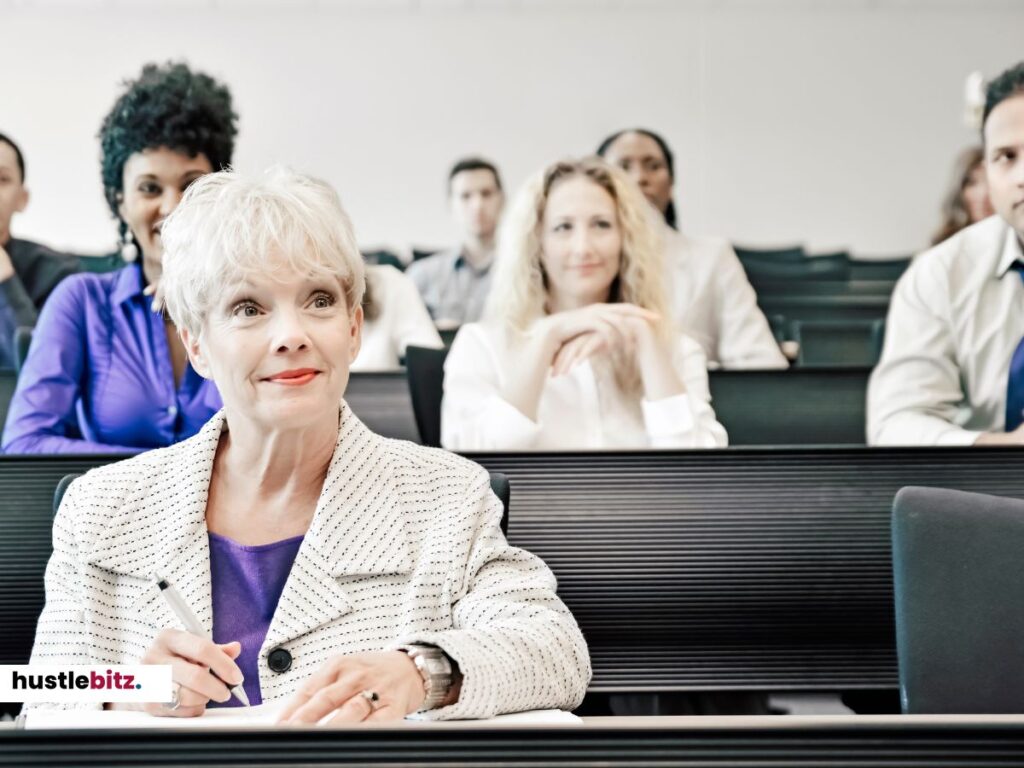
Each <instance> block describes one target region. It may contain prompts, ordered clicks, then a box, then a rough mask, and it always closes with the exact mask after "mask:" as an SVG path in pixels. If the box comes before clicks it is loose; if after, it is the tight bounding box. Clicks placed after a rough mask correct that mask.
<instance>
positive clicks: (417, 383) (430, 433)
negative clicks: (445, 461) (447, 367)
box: [405, 347, 448, 448]
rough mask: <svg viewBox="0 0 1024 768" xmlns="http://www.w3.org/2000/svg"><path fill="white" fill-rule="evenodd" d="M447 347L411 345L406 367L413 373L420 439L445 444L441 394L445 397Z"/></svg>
mask: <svg viewBox="0 0 1024 768" xmlns="http://www.w3.org/2000/svg"><path fill="white" fill-rule="evenodd" d="M446 357H448V350H447V349H427V348H425V347H407V348H406V350H405V370H406V374H407V375H408V377H409V395H410V397H411V398H412V410H413V413H414V414H415V415H416V427H417V428H418V429H419V433H420V442H421V443H422V444H423V445H431V446H434V447H435V448H439V447H440V446H441V398H442V397H444V361H445V358H446Z"/></svg>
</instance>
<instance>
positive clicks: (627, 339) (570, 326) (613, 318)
mask: <svg viewBox="0 0 1024 768" xmlns="http://www.w3.org/2000/svg"><path fill="white" fill-rule="evenodd" d="M658 320H659V315H658V314H657V313H655V312H651V311H650V310H647V309H643V308H642V307H638V306H636V305H635V304H589V305H587V306H585V307H581V308H580V309H574V310H569V311H566V312H559V313H557V314H555V315H549V316H548V317H546V318H545V319H544V320H543V321H542V322H543V323H544V325H543V326H542V331H543V332H545V333H546V334H547V335H548V338H549V339H550V340H551V342H552V347H554V352H553V355H552V358H551V375H552V376H559V375H562V374H565V373H568V372H569V371H571V370H572V369H573V368H574V367H575V366H576V365H577V364H578V363H580V362H582V361H583V360H586V359H587V358H589V357H591V356H593V355H596V354H602V353H605V354H610V353H614V352H620V353H623V354H627V353H630V352H631V351H632V350H633V349H634V348H635V347H636V346H637V344H638V343H639V342H640V341H642V340H646V338H647V337H650V338H653V337H654V336H655V333H654V327H655V324H656V323H657V322H658ZM645 329H646V330H645Z"/></svg>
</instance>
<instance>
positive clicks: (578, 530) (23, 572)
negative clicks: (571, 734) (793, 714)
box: [0, 448, 1024, 693]
mask: <svg viewBox="0 0 1024 768" xmlns="http://www.w3.org/2000/svg"><path fill="white" fill-rule="evenodd" d="M472 458H474V459H475V460H477V461H479V462H480V463H481V464H483V465H484V466H485V467H487V469H489V470H491V471H498V472H503V473H505V474H506V475H507V476H508V477H509V479H510V483H511V507H510V526H509V538H510V540H511V541H512V543H513V544H516V545H518V546H522V547H525V548H526V549H529V550H530V551H533V552H535V553H536V554H538V555H540V556H541V557H543V558H544V559H545V560H546V561H547V563H548V564H549V565H550V566H551V568H552V569H553V571H554V572H555V574H556V576H557V577H558V581H559V594H560V595H561V596H562V598H563V599H564V600H565V602H566V603H567V604H568V605H569V607H570V608H571V609H572V611H573V613H574V615H575V616H576V618H577V620H578V621H579V623H580V626H581V628H582V629H583V632H584V634H585V635H586V637H587V639H588V642H589V643H590V650H591V655H592V660H593V667H594V678H593V683H592V685H591V691H592V692H600V693H611V692H629V691H634V692H639V691H700V690H842V689H856V688H861V689H880V688H889V689H894V688H895V687H896V685H897V675H896V655H895V639H894V628H893V617H892V610H893V608H892V575H891V559H890V545H889V514H890V507H891V504H892V499H893V496H894V495H895V493H896V491H897V490H898V489H899V488H901V487H903V486H905V485H925V486H937V487H948V488H958V489H961V490H968V491H979V492H984V493H995V494H999V495H1004V496H1012V497H1016V498H1024V473H1021V472H1020V467H1021V465H1022V463H1024V452H1022V451H1020V450H1016V449H1004V448H992V449H980V448H976V449H972V448H950V449H864V448H861V449H854V448H851V449H840V448H831V449H754V448H748V449H727V450H721V451H678V452H632V453H629V452H624V453H590V454H518V455H517V454H479V455H474V456H472ZM110 460H111V459H110V457H102V458H100V457H78V458H47V459H44V458H27V457H0V557H2V558H3V559H4V562H5V563H6V564H7V567H5V568H3V569H0V617H2V618H3V621H4V632H3V633H2V634H0V663H5V664H14V663H23V662H24V661H25V660H26V658H27V655H28V650H29V648H30V647H31V641H32V636H33V633H34V631H35V621H36V617H37V616H38V613H39V610H40V608H41V606H42V600H43V582H42V575H43V570H44V568H45V564H46V560H47V558H48V557H49V552H50V515H51V499H52V494H53V489H54V488H55V486H56V484H57V481H58V480H59V479H60V478H61V477H63V476H64V475H65V474H69V473H77V472H83V471H84V470H85V469H87V468H88V467H90V466H95V465H97V464H99V463H104V462H107V461H110Z"/></svg>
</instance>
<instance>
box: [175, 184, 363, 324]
mask: <svg viewBox="0 0 1024 768" xmlns="http://www.w3.org/2000/svg"><path fill="white" fill-rule="evenodd" d="M160 236H161V240H162V241H163V247H164V254H163V276H162V277H161V278H160V288H161V291H162V293H163V295H164V303H165V305H166V306H167V312H168V313H169V314H170V316H171V319H172V320H173V321H174V324H175V325H177V326H178V327H179V328H186V329H188V331H189V333H190V334H192V335H193V336H195V337H198V336H199V335H200V334H201V331H202V327H203V323H204V322H205V320H206V316H207V313H208V312H209V310H210V308H211V306H213V304H214V303H215V302H216V301H217V299H218V298H219V297H220V294H221V292H222V291H223V289H224V286H225V285H228V284H230V283H232V282H236V281H239V280H244V279H246V278H247V277H249V276H251V275H254V274H261V275H270V276H271V277H273V276H275V275H277V274H280V273H283V272H291V271H294V272H296V273H298V274H301V275H303V276H306V275H310V276H313V277H324V276H328V277H335V278H337V279H338V280H339V281H340V282H341V285H342V287H343V288H344V291H345V300H346V302H347V305H348V310H349V312H350V313H351V312H352V311H354V310H355V308H356V307H358V306H359V305H360V304H361V303H362V300H363V292H364V290H365V288H366V280H365V276H364V269H363V258H362V256H361V255H360V253H359V247H358V246H357V244H356V237H355V232H354V231H353V230H352V222H351V221H350V220H349V217H348V214H346V213H345V209H344V208H343V207H342V205H341V200H339V199H338V195H337V193H336V192H335V191H334V189H333V188H332V187H331V186H330V185H329V184H327V182H325V181H321V180H320V179H316V178H314V177H312V176H307V175H305V174H302V173H298V172H296V171H293V170H290V169H288V168H284V167H282V166H274V167H271V168H269V169H268V170H267V171H266V172H265V173H263V174H262V175H261V176H258V177H246V176H243V175H242V174H239V173H236V172H235V171H230V170H229V171H220V172H218V173H210V174H207V175H205V176H202V177H200V178H198V179H196V180H195V181H194V182H193V183H192V184H191V186H189V188H188V190H187V191H186V192H185V195H184V196H183V197H182V199H181V202H180V203H179V204H178V207H177V208H175V210H174V212H173V213H171V215H170V216H168V217H167V219H166V221H164V224H163V227H162V228H161V230H160Z"/></svg>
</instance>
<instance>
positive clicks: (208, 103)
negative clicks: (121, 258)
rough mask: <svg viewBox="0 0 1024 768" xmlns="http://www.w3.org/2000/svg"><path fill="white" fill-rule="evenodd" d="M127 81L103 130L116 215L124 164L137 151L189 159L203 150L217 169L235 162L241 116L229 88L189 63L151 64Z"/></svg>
mask: <svg viewBox="0 0 1024 768" xmlns="http://www.w3.org/2000/svg"><path fill="white" fill-rule="evenodd" d="M124 85H125V86H126V88H125V91H124V93H123V94H121V96H120V98H118V100H117V101H116V102H114V106H113V108H112V109H111V110H110V113H109V114H108V115H107V116H106V117H105V118H104V119H103V125H102V126H101V127H100V133H99V139H100V152H101V160H100V169H101V173H102V177H103V192H104V194H105V195H106V198H107V204H108V205H109V206H110V210H111V211H112V212H113V214H114V216H117V215H118V213H117V206H118V203H119V202H120V195H121V193H122V192H123V191H124V190H123V186H124V178H123V175H124V164H125V163H126V162H127V161H128V158H129V157H131V156H132V155H134V154H135V153H136V152H142V151H143V150H146V149H157V148H159V147H167V148H169V149H172V150H174V151H175V152H183V153H186V154H188V155H189V156H190V157H196V156H197V155H199V154H203V155H205V156H206V159H207V160H209V161H210V165H211V166H213V169H214V170H215V171H219V170H221V169H223V168H226V167H228V166H229V165H230V164H231V155H232V152H233V151H234V148H235V136H236V135H237V133H238V129H237V127H236V125H235V121H236V120H237V119H238V115H237V114H235V112H234V111H233V110H232V108H231V92H230V91H229V90H228V88H227V86H225V85H223V84H222V83H218V82H217V81H216V80H214V79H213V78H212V77H210V76H209V75H205V74H203V73H202V72H193V71H192V70H191V69H189V68H188V65H187V64H185V63H184V62H177V63H175V62H168V63H166V64H163V65H158V64H152V63H150V64H146V65H145V66H144V67H143V68H142V73H141V74H140V75H139V77H138V79H137V80H126V81H125V83H124Z"/></svg>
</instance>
